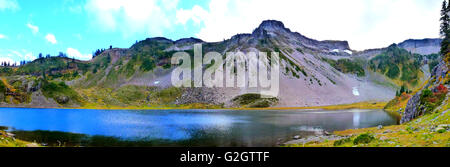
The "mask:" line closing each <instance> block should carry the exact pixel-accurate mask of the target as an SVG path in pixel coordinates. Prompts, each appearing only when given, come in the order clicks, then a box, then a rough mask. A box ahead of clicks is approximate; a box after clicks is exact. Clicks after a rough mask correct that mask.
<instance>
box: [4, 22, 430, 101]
mask: <svg viewBox="0 0 450 167" xmlns="http://www.w3.org/2000/svg"><path fill="white" fill-rule="evenodd" d="M411 42H415V41H414V40H412V41H407V42H405V44H403V45H404V47H406V48H408V47H409V48H410V44H409V43H411ZM196 43H201V44H203V50H204V51H205V52H208V51H217V52H219V53H222V54H224V53H226V52H236V51H242V52H251V51H264V52H272V51H275V52H279V53H280V58H281V60H280V62H281V74H282V75H281V76H280V77H281V78H280V87H281V89H280V95H279V96H278V97H276V100H271V101H267V100H264V99H259V98H256V99H252V100H251V101H250V102H249V103H248V104H244V103H240V102H238V101H236V100H235V99H242V98H239V97H240V96H245V97H253V96H246V95H248V94H254V93H257V92H258V90H259V88H256V89H253V88H198V89H196V88H192V89H177V88H173V87H172V84H171V80H170V77H171V71H172V70H173V69H174V68H175V66H173V65H171V64H170V62H171V61H170V58H171V56H172V55H173V53H175V52H177V51H185V52H188V53H190V54H192V53H193V44H196ZM415 43H416V44H415V46H417V43H420V41H419V42H415ZM423 43H424V45H419V46H420V47H425V48H426V49H423V50H421V51H429V50H430V48H434V47H435V46H434V45H436V43H435V42H427V41H426V40H425V42H423ZM396 47H397V46H396ZM400 49H403V48H400ZM427 49H428V50H427ZM431 50H432V49H431ZM385 52H387V49H386V48H382V49H378V50H368V51H363V52H358V51H353V50H351V48H350V46H349V44H348V42H347V41H332V40H325V41H318V40H314V39H311V38H308V37H305V36H303V35H301V34H300V33H298V32H291V30H290V29H288V28H286V27H285V26H284V24H283V23H282V22H280V21H274V20H267V21H264V22H262V23H261V25H260V26H259V27H257V28H256V29H255V30H254V31H253V32H252V33H251V34H237V35H235V36H233V37H231V38H230V39H227V40H224V41H222V42H205V41H203V40H201V39H197V38H192V37H191V38H182V39H179V40H176V41H174V40H170V39H167V38H164V37H154V38H147V39H145V40H142V41H139V42H137V43H135V44H134V45H132V46H131V47H130V48H126V49H125V48H124V49H121V48H112V49H107V50H105V51H103V52H102V53H101V54H100V55H98V56H96V57H95V58H93V59H91V60H89V61H81V62H80V61H74V62H70V59H67V60H64V61H60V60H58V59H56V58H53V59H45V58H44V59H40V60H35V61H33V62H32V63H29V64H26V65H24V66H21V67H14V68H15V71H14V70H13V71H10V72H6V71H8V70H7V69H8V67H5V68H3V69H2V71H5V72H3V73H1V71H0V74H1V75H2V76H4V77H5V78H6V80H7V82H11V85H14V83H16V82H19V81H20V83H22V84H16V87H17V88H18V90H21V89H23V90H25V87H26V86H25V85H26V84H28V85H33V84H35V83H38V85H43V86H45V85H47V86H57V87H58V84H57V85H52V83H58V82H61V83H64V84H65V85H68V88H70V89H73V90H74V91H71V90H67V92H59V93H54V94H53V95H52V96H48V95H49V92H47V93H45V92H46V90H42V91H43V94H39V91H36V92H32V91H31V92H30V91H23V92H21V93H23V94H24V96H26V98H30V97H34V98H36V96H39V95H40V96H46V97H45V98H47V99H53V100H54V101H55V102H56V103H57V104H55V102H53V104H54V105H60V106H62V107H66V106H68V105H69V106H71V105H73V106H75V107H77V106H78V107H83V106H96V107H98V106H130V105H131V106H136V105H138V106H148V105H151V106H154V105H175V106H180V105H191V104H197V103H205V104H207V105H217V106H224V107H242V104H244V107H245V106H247V107H252V106H259V107H261V106H264V107H269V106H277V107H303V106H320V105H336V104H349V103H356V102H363V101H388V100H390V99H391V98H392V97H393V96H394V94H395V91H396V90H395V89H398V88H399V87H400V86H401V85H402V84H408V83H407V82H405V81H402V80H401V79H400V78H389V77H387V74H386V73H387V72H386V71H383V70H385V69H388V70H389V71H391V69H399V70H398V71H400V72H402V71H404V70H403V68H405V67H404V66H405V65H408V66H410V65H411V64H412V62H417V63H419V64H418V65H420V66H421V67H422V66H426V65H428V64H426V63H425V61H424V57H427V56H422V55H415V54H413V53H408V52H398V53H397V52H392V53H390V52H389V53H385ZM380 54H389V55H390V56H394V57H398V56H400V57H403V59H399V60H402V61H404V62H401V63H400V64H399V62H397V64H392V62H391V64H389V63H390V62H384V63H388V64H386V65H388V67H382V68H376V69H377V71H373V70H371V69H369V68H368V63H369V61H370V60H372V59H373V58H374V57H376V56H379V55H380ZM396 54H402V55H396ZM428 57H430V56H428ZM404 58H406V59H404ZM377 63H378V62H377ZM46 64H47V65H46ZM49 64H53V65H52V66H49ZM407 68H414V70H416V71H418V73H419V74H418V75H417V76H413V77H416V78H415V79H418V80H421V81H422V80H425V79H423V78H424V76H425V75H424V74H426V73H427V71H422V70H420V69H417V66H414V67H407ZM25 69H28V71H26V70H25ZM40 69H42V70H40ZM380 69H381V70H380ZM30 70H31V71H30ZM391 73H393V71H391ZM428 73H429V72H428ZM422 75H423V76H422ZM418 77H420V78H418ZM30 78H34V79H30ZM64 84H60V85H61V86H62V87H65V86H64ZM43 86H37V88H36V89H37V90H41V89H42V87H43ZM408 86H411V87H413V86H414V85H409V84H408ZM89 91H91V92H89ZM3 92H4V95H6V94H8V90H4V91H3ZM9 93H11V92H9ZM74 93H77V94H78V96H76V95H74ZM105 93H110V94H112V95H111V96H109V95H104V94H105ZM124 93H125V94H124ZM127 93H136V94H139V95H138V96H135V97H132V98H124V97H122V96H127ZM167 93H168V94H167ZM0 94H1V92H0ZM50 94H51V93H50ZM96 94H101V95H96ZM161 94H164V95H166V96H167V97H164V96H162V97H164V98H161V97H159V96H158V95H161ZM68 97H80V98H79V100H75V101H74V102H73V103H72V102H70V100H68V101H69V102H67V103H64V102H66V101H67V98H68ZM255 97H256V96H255ZM15 98H16V97H9V96H3V97H2V98H1V99H3V100H2V101H3V102H2V104H1V105H0V106H2V105H6V106H11V105H12V106H14V105H15V103H16V102H15V101H14V100H11V99H15ZM1 99H0V100H1ZM18 99H19V98H18ZM40 99H42V98H40ZM69 99H70V98H69ZM30 100H31V101H33V98H31V99H30ZM99 100H101V101H99ZM50 101H51V100H50ZM19 102H20V103H17V104H16V105H26V104H23V103H24V102H23V101H19ZM61 103H62V104H61ZM33 104H35V103H33Z"/></svg>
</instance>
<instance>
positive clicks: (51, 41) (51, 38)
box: [45, 34, 58, 45]
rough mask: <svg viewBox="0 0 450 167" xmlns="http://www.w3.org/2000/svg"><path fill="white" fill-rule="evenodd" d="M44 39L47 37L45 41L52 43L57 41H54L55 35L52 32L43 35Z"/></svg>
mask: <svg viewBox="0 0 450 167" xmlns="http://www.w3.org/2000/svg"><path fill="white" fill-rule="evenodd" d="M45 39H47V41H48V42H50V43H52V44H53V45H54V44H56V43H58V41H56V38H55V35H53V34H47V35H46V36H45Z"/></svg>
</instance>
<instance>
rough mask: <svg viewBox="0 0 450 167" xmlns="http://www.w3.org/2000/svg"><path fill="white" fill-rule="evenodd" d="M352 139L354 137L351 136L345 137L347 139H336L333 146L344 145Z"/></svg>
mask: <svg viewBox="0 0 450 167" xmlns="http://www.w3.org/2000/svg"><path fill="white" fill-rule="evenodd" d="M351 141H352V139H350V138H345V139H341V140H336V141H335V142H334V143H333V146H335V147H336V146H340V145H343V144H345V143H349V142H351Z"/></svg>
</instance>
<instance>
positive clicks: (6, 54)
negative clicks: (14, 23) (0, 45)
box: [0, 49, 36, 64]
mask: <svg viewBox="0 0 450 167" xmlns="http://www.w3.org/2000/svg"><path fill="white" fill-rule="evenodd" d="M34 59H36V57H35V56H34V55H33V53H32V52H29V51H27V50H10V49H9V50H5V49H0V62H5V61H6V62H10V63H17V64H19V63H20V61H22V60H26V61H32V60H34Z"/></svg>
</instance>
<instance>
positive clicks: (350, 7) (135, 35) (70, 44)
mask: <svg viewBox="0 0 450 167" xmlns="http://www.w3.org/2000/svg"><path fill="white" fill-rule="evenodd" d="M441 3H442V1H441V0H344V1H335V0H314V1H310V0H277V1H273V0H39V1H37V0H0V61H15V62H18V61H20V60H33V59H35V58H36V57H37V55H38V54H39V53H43V54H44V55H45V54H51V55H56V54H57V53H58V52H60V51H62V52H66V53H68V54H69V56H71V57H76V58H78V59H82V60H88V59H90V58H91V55H90V54H92V52H93V51H94V50H96V49H98V48H107V47H109V45H113V46H114V47H120V48H128V47H130V46H131V45H132V44H133V43H134V42H135V41H136V40H143V39H145V38H148V37H155V36H164V37H167V38H170V39H173V40H176V39H179V38H186V37H198V38H201V39H203V40H205V41H210V42H213V41H220V40H223V39H227V38H230V37H231V36H232V35H234V34H237V33H249V32H251V31H252V30H253V29H254V28H256V27H257V26H258V25H259V23H261V21H263V20H266V19H276V20H280V21H283V22H284V23H285V25H286V26H287V27H288V28H290V29H291V30H293V31H297V32H300V33H302V34H303V35H306V36H308V37H311V38H315V39H319V40H327V39H333V40H348V41H349V42H350V45H351V47H352V48H353V49H356V50H362V49H368V48H377V47H384V46H387V45H389V44H391V43H394V42H395V43H396V42H401V41H403V40H406V39H408V38H435V37H439V32H438V31H439V10H440V5H441Z"/></svg>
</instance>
